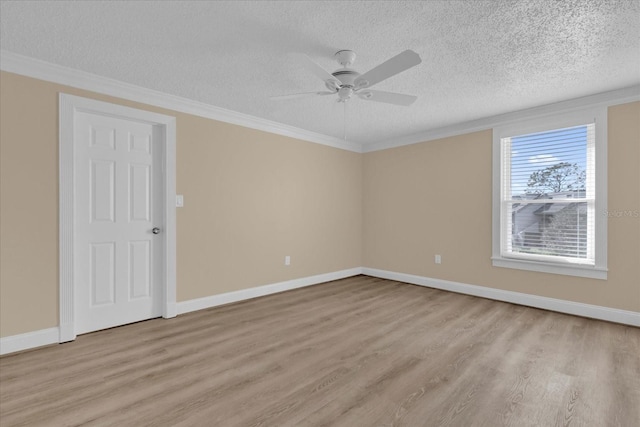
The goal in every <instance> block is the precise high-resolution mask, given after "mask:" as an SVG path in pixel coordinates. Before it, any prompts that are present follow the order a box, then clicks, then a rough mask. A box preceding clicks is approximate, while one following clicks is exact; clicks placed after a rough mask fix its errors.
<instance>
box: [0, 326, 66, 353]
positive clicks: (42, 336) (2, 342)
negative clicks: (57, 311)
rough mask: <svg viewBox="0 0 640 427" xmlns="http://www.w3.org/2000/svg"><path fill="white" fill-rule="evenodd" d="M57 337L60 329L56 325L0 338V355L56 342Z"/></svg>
mask: <svg viewBox="0 0 640 427" xmlns="http://www.w3.org/2000/svg"><path fill="white" fill-rule="evenodd" d="M59 338H60V331H59V329H58V328H57V327H55V328H49V329H40V330H39V331H33V332H27V333H26V334H18V335H11V336H9V337H4V338H0V355H3V354H9V353H15V352H16V351H22V350H28V349H31V348H36V347H42V346H43V345H49V344H56V343H58V339H59Z"/></svg>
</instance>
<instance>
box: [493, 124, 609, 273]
mask: <svg viewBox="0 0 640 427" xmlns="http://www.w3.org/2000/svg"><path fill="white" fill-rule="evenodd" d="M500 147H501V163H502V164H501V171H502V173H501V189H500V192H501V202H500V203H501V206H500V208H501V212H500V215H501V218H500V219H501V221H500V224H501V233H500V234H501V242H500V246H501V255H502V256H503V257H507V258H520V259H524V260H540V261H551V262H560V263H578V264H587V265H594V262H595V254H594V244H595V238H594V236H595V221H594V215H595V208H594V206H595V205H594V203H595V197H596V195H595V126H594V124H593V123H590V124H585V125H580V126H573V127H568V128H562V129H554V130H550V131H545V132H538V133H531V134H526V135H516V136H511V137H503V138H501V139H500Z"/></svg>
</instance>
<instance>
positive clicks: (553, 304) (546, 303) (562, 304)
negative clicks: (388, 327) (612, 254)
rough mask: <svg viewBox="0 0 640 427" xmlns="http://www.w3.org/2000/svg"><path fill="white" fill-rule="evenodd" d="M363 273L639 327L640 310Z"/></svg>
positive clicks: (392, 274)
mask: <svg viewBox="0 0 640 427" xmlns="http://www.w3.org/2000/svg"><path fill="white" fill-rule="evenodd" d="M362 274H366V275H367V276H373V277H379V278H381V279H389V280H396V281H399V282H405V283H411V284H413V285H419V286H425V287H429V288H435V289H442V290H445V291H451V292H457V293H460V294H467V295H473V296H477V297H482V298H489V299H493V300H497V301H505V302H510V303H514V304H520V305H526V306H529V307H535V308H542V309H545V310H551V311H557V312H560V313H566V314H573V315H576V316H583V317H590V318H593V319H600V320H607V321H609V322H615V323H622V324H625V325H631V326H639V327H640V313H639V312H636V311H628V310H620V309H616V308H609V307H602V306H599V305H592V304H583V303H579V302H573V301H567V300H561V299H556V298H548V297H541V296H537V295H530V294H523V293H520V292H512V291H505V290H502V289H495V288H487V287H485V286H476V285H468V284H465V283H459V282H451V281H448V280H442V279H433V278H429V277H423V276H416V275H413V274H405V273H397V272H394V271H387V270H378V269H375V268H367V267H363V268H362Z"/></svg>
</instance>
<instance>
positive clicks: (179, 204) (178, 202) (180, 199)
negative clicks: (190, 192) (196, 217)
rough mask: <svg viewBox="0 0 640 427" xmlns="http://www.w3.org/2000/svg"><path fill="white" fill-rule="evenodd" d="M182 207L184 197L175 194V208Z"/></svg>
mask: <svg viewBox="0 0 640 427" xmlns="http://www.w3.org/2000/svg"><path fill="white" fill-rule="evenodd" d="M183 206H184V196H183V195H182V194H176V208H181V207H183Z"/></svg>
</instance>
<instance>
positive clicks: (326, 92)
mask: <svg viewBox="0 0 640 427" xmlns="http://www.w3.org/2000/svg"><path fill="white" fill-rule="evenodd" d="M333 94H335V92H328V91H322V92H302V93H292V94H289V95H280V96H271V97H270V99H295V98H304V97H305V96H309V95H333Z"/></svg>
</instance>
